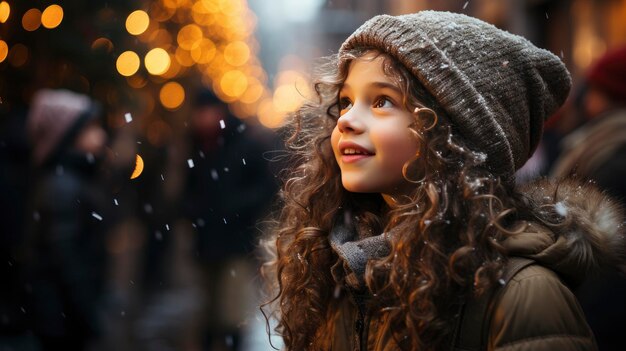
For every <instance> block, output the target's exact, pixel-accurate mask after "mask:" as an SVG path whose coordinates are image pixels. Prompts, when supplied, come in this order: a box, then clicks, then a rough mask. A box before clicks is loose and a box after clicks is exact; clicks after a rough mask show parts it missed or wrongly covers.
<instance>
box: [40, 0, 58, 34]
mask: <svg viewBox="0 0 626 351" xmlns="http://www.w3.org/2000/svg"><path fill="white" fill-rule="evenodd" d="M61 21H63V8H62V7H61V6H59V5H56V4H55V5H50V6H48V7H46V9H45V10H43V13H42V14H41V24H42V25H43V26H44V27H46V28H48V29H53V28H56V27H58V26H59V24H61Z"/></svg>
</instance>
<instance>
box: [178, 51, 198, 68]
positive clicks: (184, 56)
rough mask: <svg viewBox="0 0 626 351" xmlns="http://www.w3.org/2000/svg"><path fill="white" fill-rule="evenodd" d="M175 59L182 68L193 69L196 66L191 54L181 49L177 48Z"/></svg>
mask: <svg viewBox="0 0 626 351" xmlns="http://www.w3.org/2000/svg"><path fill="white" fill-rule="evenodd" d="M175 57H176V61H178V63H179V64H180V65H181V66H184V67H191V66H193V65H194V64H195V62H194V60H193V58H192V57H191V53H190V52H189V51H187V50H185V49H182V48H180V47H178V48H176V54H175Z"/></svg>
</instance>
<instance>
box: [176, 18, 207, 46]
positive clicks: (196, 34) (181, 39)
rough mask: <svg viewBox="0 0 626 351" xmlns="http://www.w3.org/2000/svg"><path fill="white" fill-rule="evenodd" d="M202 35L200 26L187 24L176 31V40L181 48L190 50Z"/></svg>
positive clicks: (196, 44)
mask: <svg viewBox="0 0 626 351" xmlns="http://www.w3.org/2000/svg"><path fill="white" fill-rule="evenodd" d="M203 37H204V35H203V34H202V29H200V27H198V26H197V25H195V24H188V25H186V26H184V27H183V28H181V29H180V30H179V31H178V36H177V38H176V40H177V41H178V45H179V46H180V47H181V48H183V49H185V50H192V49H194V48H195V47H197V46H198V45H200V41H202V38H203Z"/></svg>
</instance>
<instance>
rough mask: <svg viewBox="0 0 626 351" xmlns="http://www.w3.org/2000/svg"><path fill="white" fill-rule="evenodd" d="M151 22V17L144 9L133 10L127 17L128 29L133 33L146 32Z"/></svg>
mask: <svg viewBox="0 0 626 351" xmlns="http://www.w3.org/2000/svg"><path fill="white" fill-rule="evenodd" d="M149 24H150V17H149V16H148V14H147V13H146V12H145V11H142V10H137V11H133V12H131V14H130V15H128V17H127V18H126V30H127V31H128V33H130V34H132V35H139V34H141V33H143V32H145V31H146V29H148V25H149Z"/></svg>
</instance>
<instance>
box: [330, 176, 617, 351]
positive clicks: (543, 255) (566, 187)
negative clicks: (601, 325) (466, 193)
mask: <svg viewBox="0 0 626 351" xmlns="http://www.w3.org/2000/svg"><path fill="white" fill-rule="evenodd" d="M520 190H521V191H522V192H523V193H525V194H526V195H527V198H528V201H530V203H531V206H533V208H537V209H539V208H541V206H543V205H550V204H551V205H553V206H554V207H553V208H555V209H556V211H557V212H559V214H560V215H563V216H565V217H566V220H565V222H564V224H563V225H562V226H560V227H558V228H556V229H548V228H547V227H546V226H543V225H540V224H537V223H530V225H529V226H528V227H527V230H525V232H523V233H521V234H517V235H513V236H510V237H508V238H507V239H506V240H504V241H503V242H502V244H503V245H504V247H506V248H507V249H508V252H509V255H510V256H517V257H525V258H530V259H532V260H533V261H534V262H535V264H532V265H529V266H528V267H526V268H524V269H522V270H521V271H519V272H518V273H517V274H516V275H515V276H513V277H512V279H511V280H509V281H508V282H507V283H506V285H505V286H503V287H501V288H500V290H499V291H498V292H497V294H496V295H495V296H496V297H495V298H494V300H495V301H492V304H493V308H492V309H490V311H492V313H491V315H490V316H485V318H483V320H489V318H487V317H490V320H491V322H490V325H489V326H488V328H489V329H488V333H487V335H488V341H487V346H486V349H487V350H498V351H521V350H534V351H537V350H538V351H542V350H546V351H548V350H550V351H552V350H596V349H597V346H596V343H595V340H594V336H593V334H592V332H591V330H590V329H589V327H588V325H587V323H586V321H585V316H584V314H583V312H582V310H581V308H580V306H579V304H578V302H577V300H576V298H575V297H574V295H573V293H572V292H571V290H570V288H571V287H573V286H575V285H576V284H578V283H580V281H581V280H582V279H584V277H585V275H586V274H587V273H589V272H591V271H593V270H594V269H596V268H598V267H601V266H606V265H611V264H615V263H616V262H622V263H623V262H624V261H623V258H624V251H623V248H624V235H623V232H620V231H621V230H622V229H621V223H622V220H623V216H622V213H621V210H620V208H619V206H617V205H616V204H615V203H613V202H612V200H610V199H608V198H606V197H605V196H603V195H602V194H601V193H600V192H599V191H597V190H595V188H594V187H592V186H591V185H588V184H585V185H581V184H578V183H575V182H563V183H560V184H558V185H557V184H554V183H550V182H548V181H540V182H536V183H533V184H529V185H527V186H525V187H524V188H523V189H520ZM379 237H382V235H379V236H375V237H370V238H366V239H365V240H363V239H361V240H359V241H358V242H355V241H350V239H349V234H348V231H347V230H344V229H342V228H339V230H337V229H333V232H332V233H331V236H330V241H331V246H332V247H333V249H334V250H335V252H336V253H337V254H338V256H339V257H340V261H339V262H340V263H341V265H342V266H343V268H344V269H345V271H346V273H347V274H346V275H345V280H344V282H345V283H346V284H347V285H350V279H354V276H358V275H359V274H362V272H363V269H364V263H363V262H366V260H364V259H363V256H368V255H369V257H380V255H386V254H387V253H388V249H385V248H384V247H385V245H381V243H382V240H384V239H383V238H379ZM357 246H358V248H359V250H361V251H360V252H361V253H362V254H361V255H356V254H355V252H356V250H354V249H353V248H355V247H357ZM381 247H383V249H381ZM363 253H365V254H363ZM336 266H337V265H336ZM334 268H335V267H334ZM351 275H353V276H352V277H351ZM349 290H350V289H349ZM369 298H371V297H370V296H369V295H368V294H367V293H366V294H365V296H359V295H358V294H356V295H355V294H352V296H351V297H350V298H349V299H345V301H344V303H343V304H342V305H341V308H340V310H339V312H338V313H337V315H336V320H335V324H334V325H335V326H336V327H335V330H334V336H333V341H332V350H333V351H353V350H357V351H361V350H368V351H392V350H397V349H398V348H397V347H396V346H395V343H394V341H393V339H392V337H391V336H390V335H388V336H385V337H381V338H378V339H377V338H376V337H375V335H377V334H378V333H376V332H375V331H376V329H377V328H379V325H380V323H384V321H380V320H378V319H377V318H376V317H375V316H372V315H371V314H370V313H369V311H368V308H367V302H366V301H367V300H368V299H369Z"/></svg>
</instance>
